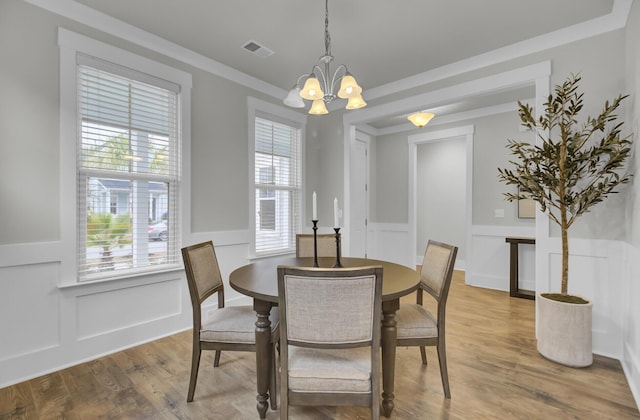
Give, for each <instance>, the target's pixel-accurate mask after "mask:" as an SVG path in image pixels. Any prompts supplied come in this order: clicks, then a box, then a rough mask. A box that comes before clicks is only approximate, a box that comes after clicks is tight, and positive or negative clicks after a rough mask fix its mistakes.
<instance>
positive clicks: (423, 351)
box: [420, 346, 427, 365]
mask: <svg viewBox="0 0 640 420" xmlns="http://www.w3.org/2000/svg"><path fill="white" fill-rule="evenodd" d="M420 356H422V364H423V365H426V364H427V352H426V351H425V349H424V346H420Z"/></svg>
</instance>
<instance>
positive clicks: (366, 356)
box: [289, 346, 371, 393]
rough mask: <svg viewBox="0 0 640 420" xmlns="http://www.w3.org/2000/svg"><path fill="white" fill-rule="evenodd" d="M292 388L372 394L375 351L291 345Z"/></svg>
mask: <svg viewBox="0 0 640 420" xmlns="http://www.w3.org/2000/svg"><path fill="white" fill-rule="evenodd" d="M289 389H290V390H291V391H297V392H336V393H339V392H354V393H359V392H362V393H368V392H371V348H370V347H357V348H352V349H312V348H305V347H296V346H289Z"/></svg>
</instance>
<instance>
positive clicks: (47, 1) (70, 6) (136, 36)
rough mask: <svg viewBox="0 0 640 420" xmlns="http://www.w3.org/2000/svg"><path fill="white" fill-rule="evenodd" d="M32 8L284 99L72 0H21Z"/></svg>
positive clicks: (282, 93)
mask: <svg viewBox="0 0 640 420" xmlns="http://www.w3.org/2000/svg"><path fill="white" fill-rule="evenodd" d="M24 1H25V2H27V3H30V4H32V5H34V6H37V7H40V8H42V9H45V10H47V11H49V12H51V13H55V14H57V15H60V16H63V17H65V18H68V19H71V20H74V21H76V22H80V23H82V24H84V25H87V26H90V27H92V28H94V29H98V30H100V31H102V32H104V33H107V34H109V35H112V36H115V37H117V38H120V39H123V40H125V41H128V42H131V43H134V44H136V45H139V46H141V47H144V48H147V49H149V50H151V51H155V52H157V53H160V54H163V55H165V56H167V57H170V58H173V59H175V60H178V61H181V62H183V63H185V64H189V65H191V66H193V67H196V68H199V69H200V70H204V71H206V72H209V73H211V74H215V75H217V76H220V77H222V78H224V79H227V80H230V81H232V82H235V83H238V84H240V85H242V86H246V87H248V88H251V89H255V90H257V91H259V92H263V93H265V94H267V95H270V96H273V97H274V98H279V99H280V98H284V97H285V96H286V95H287V91H285V90H284V89H281V88H279V87H277V86H274V85H272V84H270V83H267V82H265V81H263V80H260V79H258V78H256V77H253V76H250V75H248V74H246V73H242V72H241V71H238V70H236V69H234V68H232V67H229V66H227V65H226V64H222V63H220V62H219V61H216V60H213V59H211V58H209V57H206V56H204V55H202V54H198V53H196V52H194V51H192V50H190V49H188V48H184V47H182V46H180V45H178V44H175V43H173V42H171V41H168V40H166V39H164V38H161V37H159V36H157V35H153V34H152V33H150V32H147V31H144V30H142V29H140V28H137V27H135V26H133V25H130V24H128V23H125V22H123V21H121V20H119V19H115V18H113V17H111V16H108V15H106V14H104V13H102V12H98V11H97V10H95V9H92V8H90V7H88V6H85V5H83V4H80V3H77V2H75V1H73V0H24Z"/></svg>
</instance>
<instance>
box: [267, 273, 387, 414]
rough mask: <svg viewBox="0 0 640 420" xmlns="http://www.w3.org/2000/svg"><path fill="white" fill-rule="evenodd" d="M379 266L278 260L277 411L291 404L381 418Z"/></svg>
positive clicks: (380, 276)
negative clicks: (355, 410)
mask: <svg viewBox="0 0 640 420" xmlns="http://www.w3.org/2000/svg"><path fill="white" fill-rule="evenodd" d="M381 296H382V267H380V266H377V267H359V268H340V269H331V268H299V267H285V266H279V267H278V307H279V310H280V375H281V376H280V419H287V418H288V415H289V406H290V405H296V406H300V405H304V406H369V407H370V408H371V418H373V419H376V420H377V419H379V418H380V335H381V324H380V322H381V313H382V304H381V301H382V297H381Z"/></svg>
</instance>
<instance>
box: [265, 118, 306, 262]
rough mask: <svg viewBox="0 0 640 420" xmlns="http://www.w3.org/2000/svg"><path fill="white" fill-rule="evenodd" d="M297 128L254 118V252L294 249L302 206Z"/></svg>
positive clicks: (299, 149)
mask: <svg viewBox="0 0 640 420" xmlns="http://www.w3.org/2000/svg"><path fill="white" fill-rule="evenodd" d="M301 156H302V154H301V133H300V129H299V128H297V127H294V126H291V125H288V124H285V123H281V122H277V121H272V120H270V119H268V118H263V117H256V118H255V168H254V185H255V232H254V234H255V255H256V256H261V255H268V254H276V253H284V252H291V251H295V235H296V232H297V230H298V229H299V226H300V206H301V187H302V177H301V167H300V166H301V165H300V164H301Z"/></svg>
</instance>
